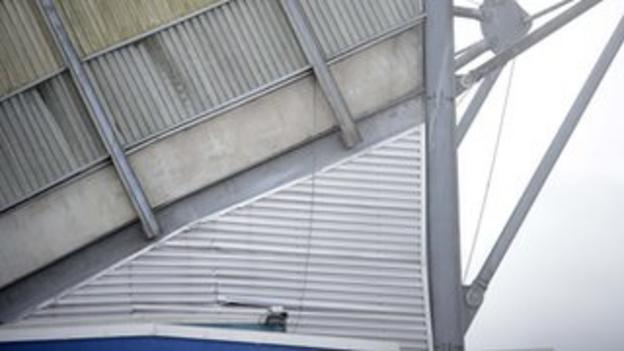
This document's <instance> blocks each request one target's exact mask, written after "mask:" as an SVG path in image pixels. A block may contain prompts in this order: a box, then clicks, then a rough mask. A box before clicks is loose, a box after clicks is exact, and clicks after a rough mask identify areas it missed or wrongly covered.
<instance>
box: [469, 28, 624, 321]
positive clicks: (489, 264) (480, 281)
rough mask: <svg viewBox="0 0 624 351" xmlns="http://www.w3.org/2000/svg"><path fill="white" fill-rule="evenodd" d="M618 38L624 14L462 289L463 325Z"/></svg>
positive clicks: (612, 55) (601, 74)
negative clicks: (464, 303)
mask: <svg viewBox="0 0 624 351" xmlns="http://www.w3.org/2000/svg"><path fill="white" fill-rule="evenodd" d="M622 42H624V17H622V19H621V20H620V22H619V24H618V26H617V28H616V30H615V32H614V33H613V35H612V36H611V39H610V40H609V42H608V43H607V46H606V47H605V49H604V50H603V52H602V54H601V55H600V58H599V59H598V62H596V65H595V66H594V68H593V69H592V72H591V73H590V75H589V77H588V78H587V81H586V82H585V84H584V85H583V88H582V89H581V91H580V92H579V95H578V96H577V98H576V100H575V101H574V104H573V105H572V107H571V108H570V111H569V112H568V114H567V116H566V118H565V119H564V121H563V123H562V124H561V127H559V130H558V131H557V134H556V135H555V137H554V139H553V140H552V142H551V143H550V146H549V147H548V150H547V151H546V153H545V154H544V157H543V158H542V160H541V161H540V164H539V165H538V167H537V169H536V170H535V173H533V176H532V177H531V180H530V181H529V184H528V185H527V187H526V189H525V190H524V193H523V194H522V196H521V197H520V200H519V201H518V203H517V204H516V207H515V208H514V210H513V212H512V214H511V216H510V217H509V219H508V221H507V223H506V224H505V227H504V228H503V231H502V232H501V234H500V236H499V237H498V239H497V240H496V243H495V244H494V247H493V248H492V250H491V251H490V254H489V255H488V257H487V259H486V261H485V263H484V264H483V266H482V268H481V270H480V271H479V274H478V275H477V277H476V278H475V280H474V282H473V283H472V284H471V286H470V287H469V289H468V291H467V292H466V301H467V303H468V311H467V312H468V313H467V315H466V317H467V319H466V325H465V328H466V329H467V328H468V327H469V326H470V323H471V322H472V319H473V318H474V315H475V314H476V312H477V310H478V308H479V307H480V305H481V303H482V301H483V295H484V293H485V290H486V289H487V287H488V285H489V284H490V281H491V280H492V277H493V276H494V274H495V273H496V270H497V269H498V267H499V266H500V264H501V262H502V260H503V258H504V257H505V255H506V253H507V251H508V250H509V247H510V246H511V244H512V243H513V240H514V239H515V237H516V234H517V233H518V230H519V229H520V226H521V225H522V223H523V222H524V219H525V218H526V216H527V214H528V213H529V210H530V209H531V207H532V206H533V203H534V202H535V199H536V198H537V196H538V195H539V193H540V191H541V190H542V187H543V186H544V183H546V180H547V179H548V176H549V175H550V172H551V171H552V170H553V168H554V167H555V164H556V163H557V160H558V159H559V156H561V153H562V152H563V149H564V148H565V146H566V144H567V143H568V141H569V140H570V137H571V136H572V133H573V132H574V129H575V128H576V126H577V125H578V122H579V120H580V119H581V117H582V116H583V113H584V112H585V110H586V109H587V106H588V105H589V103H590V101H591V99H592V97H593V96H594V93H595V92H596V89H598V86H599V85H600V82H601V81H602V79H603V78H604V76H605V74H606V73H607V70H608V69H609V66H610V65H611V63H612V62H613V60H614V59H615V56H616V55H617V53H618V51H619V49H620V47H621V46H622Z"/></svg>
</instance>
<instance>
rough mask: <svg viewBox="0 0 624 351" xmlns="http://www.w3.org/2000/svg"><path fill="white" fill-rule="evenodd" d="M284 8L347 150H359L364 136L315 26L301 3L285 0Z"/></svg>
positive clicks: (283, 2) (296, 0)
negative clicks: (325, 55) (356, 123)
mask: <svg viewBox="0 0 624 351" xmlns="http://www.w3.org/2000/svg"><path fill="white" fill-rule="evenodd" d="M282 6H283V8H284V12H286V16H287V17H288V20H289V21H290V24H291V26H292V28H293V29H294V31H295V36H296V37H297V40H298V41H299V45H301V48H302V49H303V53H304V54H305V56H306V58H307V59H308V62H310V65H312V69H313V70H314V75H315V76H316V79H317V81H318V82H319V85H320V86H321V89H322V90H323V93H324V94H325V97H326V98H327V101H328V102H329V105H330V106H331V108H332V111H333V112H334V115H335V117H336V120H337V121H338V125H339V126H340V131H341V132H342V140H343V142H344V144H345V146H346V147H348V148H351V147H353V146H355V145H356V144H357V143H359V142H360V141H362V136H361V135H360V132H359V131H358V129H357V126H356V125H355V122H354V121H353V117H352V116H351V111H349V107H348V106H347V102H346V101H345V99H344V97H343V96H342V93H341V92H340V89H339V88H338V84H336V80H335V79H334V76H333V75H332V73H331V72H330V71H329V67H328V66H327V62H326V61H325V58H324V57H323V53H322V52H321V47H320V44H319V43H318V39H317V38H316V36H315V35H314V33H313V32H312V25H311V24H310V23H309V21H308V19H307V17H306V15H305V14H304V12H303V9H302V8H301V4H300V3H299V0H282Z"/></svg>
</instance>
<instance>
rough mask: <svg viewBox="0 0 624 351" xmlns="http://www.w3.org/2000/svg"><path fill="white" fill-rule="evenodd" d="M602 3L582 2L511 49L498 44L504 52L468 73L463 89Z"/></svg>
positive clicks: (462, 81)
mask: <svg viewBox="0 0 624 351" xmlns="http://www.w3.org/2000/svg"><path fill="white" fill-rule="evenodd" d="M488 1H494V2H495V1H502V2H505V1H512V0H488ZM601 1H602V0H581V1H580V2H578V3H577V4H576V5H574V6H572V7H571V8H569V9H567V10H566V11H564V12H562V13H561V14H559V15H558V16H557V17H555V18H553V19H552V20H550V21H549V22H547V23H546V24H544V25H542V26H541V27H539V28H537V29H536V30H534V31H533V32H531V33H530V34H528V35H526V36H524V37H522V38H521V39H519V40H517V41H516V42H515V43H514V44H513V45H511V46H509V47H505V45H502V44H501V43H496V44H497V45H498V46H499V48H502V49H503V50H502V51H501V52H500V53H499V54H497V55H496V56H494V57H493V58H491V59H489V60H488V61H486V62H484V63H483V64H481V65H480V66H479V67H477V68H475V69H473V70H471V71H470V72H468V74H466V75H464V76H463V77H462V78H461V80H460V81H461V84H462V86H463V88H464V89H467V88H469V87H471V86H472V85H473V84H475V83H476V82H478V81H480V80H481V79H482V78H483V77H485V76H486V75H488V74H489V73H490V72H492V71H494V70H496V69H498V68H500V67H502V66H504V65H505V64H506V63H507V62H509V61H511V60H512V59H514V58H515V57H516V56H518V55H520V54H522V53H523V52H525V51H526V50H528V49H529V48H531V47H533V45H535V44H537V43H539V42H540V41H542V40H543V39H545V38H546V37H548V36H549V35H551V34H552V33H554V32H556V31H557V30H559V29H560V28H562V27H563V26H565V25H566V24H568V23H570V22H572V21H573V20H574V19H575V18H577V17H578V16H580V15H582V14H583V13H585V12H586V11H588V10H589V9H591V8H592V7H594V6H595V5H597V4H598V3H600V2H601ZM492 8H495V7H492ZM507 11H509V12H513V11H517V9H516V10H511V8H510V9H507V10H505V11H504V12H507ZM484 16H486V17H488V16H490V15H489V14H484ZM526 18H527V17H525V18H523V21H526ZM492 26H493V28H496V25H494V24H493V25H492ZM496 38H502V37H496V36H493V39H496ZM494 41H496V40H494Z"/></svg>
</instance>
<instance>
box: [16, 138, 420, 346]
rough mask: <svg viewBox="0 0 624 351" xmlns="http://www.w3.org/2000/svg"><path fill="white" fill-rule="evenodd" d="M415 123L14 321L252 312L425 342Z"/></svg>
mask: <svg viewBox="0 0 624 351" xmlns="http://www.w3.org/2000/svg"><path fill="white" fill-rule="evenodd" d="M423 130H424V129H423V127H422V126H420V127H418V128H416V129H415V130H413V131H410V132H408V133H407V134H403V135H401V136H398V137H395V138H393V139H391V140H388V141H386V142H384V143H382V144H381V145H377V146H376V147H374V148H372V149H370V150H368V151H366V152H364V153H363V154H360V155H358V156H357V157H355V158H353V159H350V160H346V161H343V162H342V163H340V164H338V165H334V166H331V167H329V168H327V169H325V170H322V171H320V172H318V173H317V174H316V175H315V176H313V177H309V178H306V179H303V180H300V181H297V182H295V183H294V184H291V185H287V186H285V187H284V188H281V189H276V190H275V191H274V192H272V193H270V194H267V195H265V196H262V197H260V198H258V199H254V200H252V201H250V202H248V203H246V204H241V205H239V206H237V207H235V208H233V209H229V210H227V211H224V212H223V213H220V214H217V215H214V216H211V217H209V218H206V219H204V220H202V221H200V222H198V223H195V224H191V225H190V226H189V227H187V228H183V229H182V230H180V231H178V232H176V233H174V234H172V235H171V236H170V237H168V238H166V239H164V240H163V241H161V242H159V243H156V244H154V245H153V246H152V247H150V248H148V249H147V250H145V251H143V252H141V253H139V254H137V255H135V256H134V257H131V258H129V259H128V260H126V261H125V262H121V263H120V264H118V265H117V266H115V267H112V268H111V269H109V270H107V271H105V272H103V273H102V274H100V275H99V276H96V277H94V278H92V279H91V280H89V281H87V282H85V283H83V284H81V285H79V286H78V287H76V288H73V289H71V290H69V291H68V292H66V293H65V294H63V295H61V296H59V297H57V298H54V299H53V300H51V301H49V302H48V303H46V304H44V305H43V306H42V307H40V308H39V309H38V310H36V311H34V312H33V313H32V314H30V315H29V316H27V317H26V320H25V321H23V322H22V323H30V324H33V323H34V324H39V323H42V324H47V323H55V324H57V323H63V322H69V321H73V322H77V321H81V322H84V321H89V322H96V321H100V322H102V321H106V320H111V319H112V320H115V319H117V320H123V319H129V318H132V319H144V320H156V321H163V320H164V321H177V322H180V321H194V322H197V323H199V322H201V323H217V322H223V321H231V322H249V321H252V322H258V321H259V320H261V318H262V317H263V316H264V315H265V311H266V309H264V308H259V307H255V308H254V307H245V305H248V306H258V305H262V306H283V307H284V308H285V309H286V311H288V312H289V319H288V326H287V329H288V332H292V333H302V334H322V335H339V336H353V337H362V338H373V339H383V340H396V341H400V342H401V343H402V345H403V347H404V350H426V349H429V348H430V341H429V338H430V331H429V311H428V307H427V306H428V295H427V280H426V267H425V262H426V260H425V256H424V250H425V243H424V240H425V234H424V224H423V215H424V214H423V208H424V195H423V176H424V173H423V167H422V165H423V159H422V156H423V143H424V141H423V138H422V133H423Z"/></svg>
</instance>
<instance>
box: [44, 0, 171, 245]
mask: <svg viewBox="0 0 624 351" xmlns="http://www.w3.org/2000/svg"><path fill="white" fill-rule="evenodd" d="M40 5H41V9H42V10H43V14H44V16H45V17H46V18H47V21H48V24H49V25H50V28H51V29H52V33H53V35H54V37H55V39H56V42H57V44H58V46H59V47H60V49H61V52H62V53H63V57H64V59H65V64H66V65H67V67H68V68H69V71H70V72H71V76H72V78H73V80H74V82H75V84H76V86H77V87H78V90H79V91H80V95H81V97H82V99H83V101H84V102H85V105H86V106H87V108H88V110H89V114H90V115H91V117H92V119H93V122H94V123H95V126H96V127H97V130H98V133H99V135H100V138H101V139H102V142H103V143H104V146H105V147H106V150H107V151H108V153H109V154H110V156H111V159H112V161H113V165H114V166H115V169H116V170H117V174H118V175H119V178H120V179H121V182H122V183H123V186H124V188H125V189H126V193H127V194H128V197H129V198H130V201H131V202H132V205H133V206H134V209H135V210H136V212H137V213H138V215H139V219H140V220H141V223H142V224H143V230H144V232H145V234H146V235H147V237H148V238H154V237H156V236H158V234H159V233H160V228H159V226H158V221H157V220H156V217H155V216H154V213H153V212H152V208H151V207H150V204H149V201H148V200H147V197H146V196H145V193H144V192H143V189H142V188H141V184H140V182H139V180H138V178H137V177H136V175H135V174H134V171H133V170H132V167H131V166H130V164H129V163H128V159H127V158H126V155H125V153H124V150H123V148H122V146H121V145H120V143H119V141H118V140H117V137H116V136H115V132H114V130H113V127H112V126H111V124H110V121H109V120H108V118H107V117H106V114H105V113H104V109H103V108H102V105H101V103H100V100H99V98H98V96H97V95H96V93H95V90H94V88H93V85H92V83H91V81H90V80H89V77H88V76H87V72H86V71H85V69H84V67H83V62H82V61H81V60H80V57H79V56H78V53H77V52H76V50H75V48H74V46H73V45H72V42H71V40H70V39H69V35H68V34H67V31H66V30H65V27H64V26H63V23H62V22H61V18H60V16H59V14H58V12H57V11H56V8H55V7H54V2H53V0H40Z"/></svg>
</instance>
